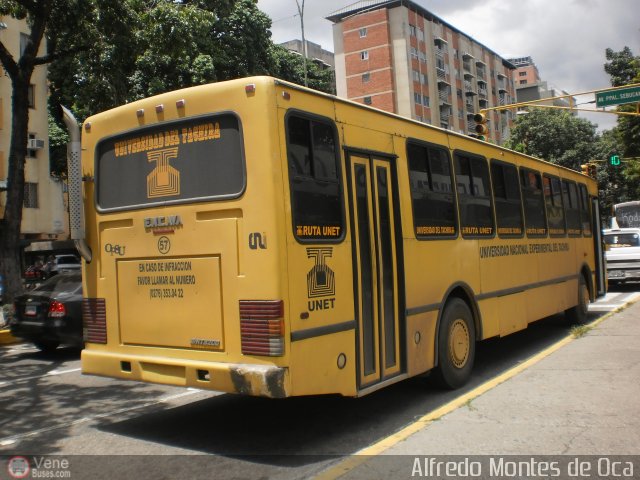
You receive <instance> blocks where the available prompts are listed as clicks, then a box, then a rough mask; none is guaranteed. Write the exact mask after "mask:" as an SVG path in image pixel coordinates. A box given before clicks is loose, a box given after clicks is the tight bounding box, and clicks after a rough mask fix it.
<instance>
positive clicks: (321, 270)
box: [307, 248, 336, 311]
mask: <svg viewBox="0 0 640 480" xmlns="http://www.w3.org/2000/svg"><path fill="white" fill-rule="evenodd" d="M331 256H333V249H332V248H307V258H313V259H314V261H315V265H314V266H313V268H312V269H311V270H310V271H309V273H308V274H307V294H308V297H309V298H310V299H312V298H313V299H316V298H319V297H332V298H324V299H322V300H309V301H308V305H307V306H308V308H309V311H314V310H326V309H328V308H333V307H334V302H335V294H336V283H335V275H334V273H333V270H331V268H329V266H328V265H327V263H326V259H327V258H331Z"/></svg>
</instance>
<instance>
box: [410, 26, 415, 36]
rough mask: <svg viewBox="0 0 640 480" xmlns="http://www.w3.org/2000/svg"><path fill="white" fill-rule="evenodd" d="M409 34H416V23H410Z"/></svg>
mask: <svg viewBox="0 0 640 480" xmlns="http://www.w3.org/2000/svg"><path fill="white" fill-rule="evenodd" d="M409 35H411V36H412V37H415V36H416V26H415V25H409Z"/></svg>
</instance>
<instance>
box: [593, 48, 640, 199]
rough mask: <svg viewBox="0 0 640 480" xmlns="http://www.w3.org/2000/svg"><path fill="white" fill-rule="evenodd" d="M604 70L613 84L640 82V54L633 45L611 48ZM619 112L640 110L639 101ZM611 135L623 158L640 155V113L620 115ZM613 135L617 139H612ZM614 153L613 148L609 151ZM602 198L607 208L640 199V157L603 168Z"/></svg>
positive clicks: (609, 133)
mask: <svg viewBox="0 0 640 480" xmlns="http://www.w3.org/2000/svg"><path fill="white" fill-rule="evenodd" d="M605 54H606V58H607V63H605V65H604V70H605V72H607V73H608V74H609V75H610V76H611V85H612V86H613V87H619V86H624V85H629V84H634V83H640V57H637V56H635V55H634V54H633V53H632V51H631V49H629V47H624V48H623V49H622V50H621V51H620V52H614V51H613V50H612V49H610V48H607V50H606V52H605ZM617 110H618V111H619V112H637V104H629V105H620V106H618V107H617ZM605 133H606V134H608V137H607V136H606V135H605V136H603V138H605V140H606V139H607V138H609V139H610V145H609V147H610V148H609V150H610V151H615V152H619V153H621V154H622V157H623V158H627V159H629V158H640V116H629V115H620V116H619V117H618V123H617V126H616V127H615V128H614V129H613V131H611V132H605ZM611 139H613V140H611ZM609 153H610V152H609ZM600 189H601V201H602V203H603V204H604V206H605V208H606V209H607V210H606V211H610V208H609V207H610V206H611V205H612V204H614V203H619V202H625V201H630V200H640V161H638V160H626V161H625V160H623V169H622V170H620V169H613V168H611V167H610V168H608V169H606V170H604V171H603V172H602V178H601V182H600Z"/></svg>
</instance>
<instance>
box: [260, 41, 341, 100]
mask: <svg viewBox="0 0 640 480" xmlns="http://www.w3.org/2000/svg"><path fill="white" fill-rule="evenodd" d="M271 56H272V59H273V67H272V70H271V72H270V74H271V75H273V76H275V77H278V78H282V79H283V80H288V81H290V82H293V83H297V84H299V85H304V62H303V59H302V56H300V55H299V54H297V53H294V52H290V51H289V50H287V49H286V48H284V47H282V46H280V45H273V47H272V49H271ZM307 85H308V86H309V88H313V89H315V90H319V91H321V92H325V93H330V94H335V88H334V79H333V72H332V71H331V70H327V69H324V68H322V67H321V66H319V65H317V64H316V63H314V62H312V61H309V60H307Z"/></svg>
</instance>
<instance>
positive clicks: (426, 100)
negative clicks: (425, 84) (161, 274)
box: [422, 95, 429, 107]
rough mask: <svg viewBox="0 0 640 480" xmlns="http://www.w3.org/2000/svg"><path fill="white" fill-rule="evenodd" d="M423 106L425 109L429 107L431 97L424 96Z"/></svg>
mask: <svg viewBox="0 0 640 480" xmlns="http://www.w3.org/2000/svg"><path fill="white" fill-rule="evenodd" d="M422 105H424V106H425V107H428V106H429V97H428V96H427V95H423V96H422Z"/></svg>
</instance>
